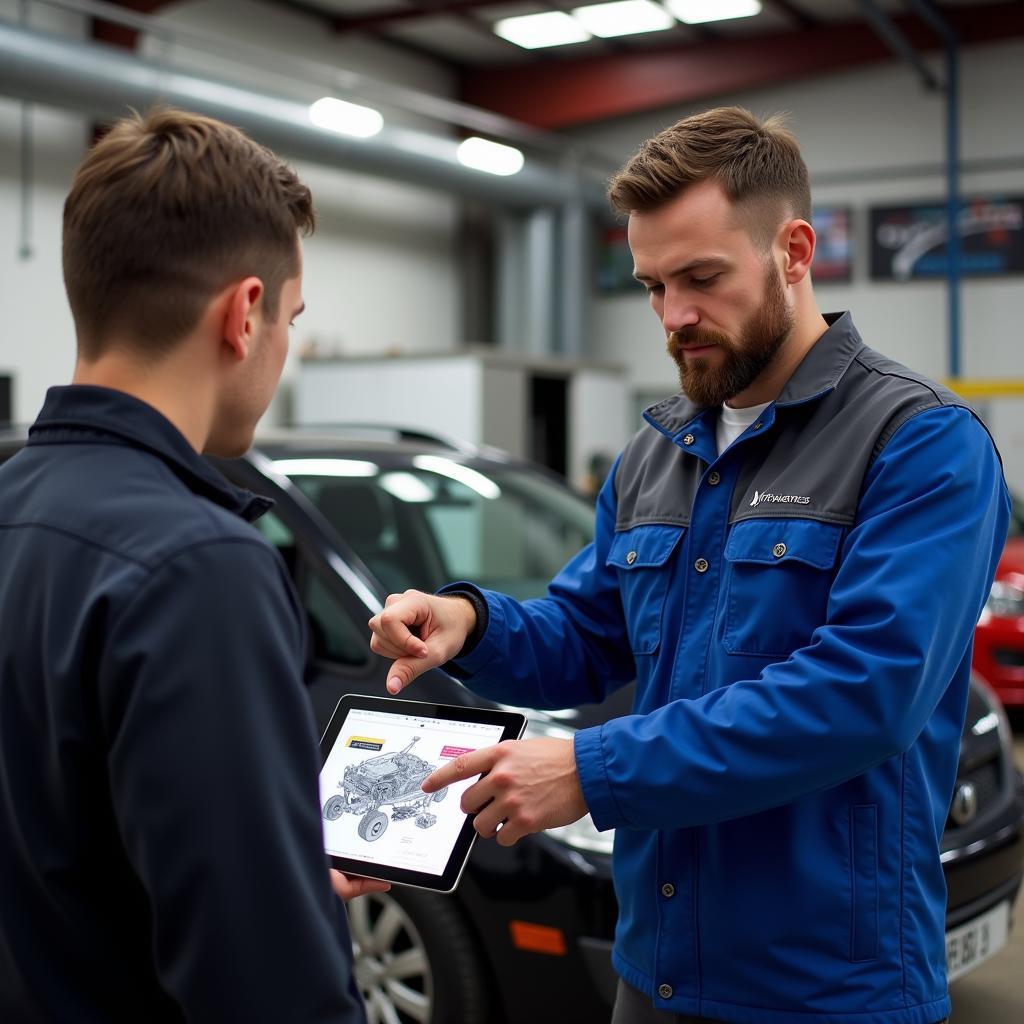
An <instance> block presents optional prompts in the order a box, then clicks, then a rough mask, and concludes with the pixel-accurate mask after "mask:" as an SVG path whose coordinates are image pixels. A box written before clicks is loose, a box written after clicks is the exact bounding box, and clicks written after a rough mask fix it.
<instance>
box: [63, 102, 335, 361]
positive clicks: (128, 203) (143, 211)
mask: <svg viewBox="0 0 1024 1024" xmlns="http://www.w3.org/2000/svg"><path fill="white" fill-rule="evenodd" d="M314 226H315V217H314V213H313V201H312V197H311V195H310V192H309V189H308V188H307V187H306V186H305V185H304V184H303V183H302V182H301V181H299V179H298V176H297V175H296V174H295V172H294V171H293V170H292V169H291V168H290V167H288V166H287V165H286V164H284V163H283V162H282V161H281V160H279V159H278V158H277V157H276V156H275V155H274V154H273V153H271V152H270V150H269V149H266V148H265V147H263V146H260V145H258V144H257V143H255V142H253V141H252V140H251V139H249V138H248V137H246V136H245V135H243V134H242V132H240V131H239V130H238V129H237V128H232V127H230V126H229V125H226V124H223V123H221V122H220V121H215V120H213V119H212V118H209V117H203V116H201V115H199V114H192V113H186V112H185V111H181V110H173V109H169V108H166V107H163V108H158V109H155V110H152V111H150V112H149V113H148V114H145V115H139V114H136V113H134V112H133V114H132V115H131V116H128V117H125V118H123V119H121V120H119V121H117V122H116V123H115V124H114V125H113V126H112V127H111V129H110V131H109V132H107V133H106V135H104V136H103V138H101V139H100V140H99V142H97V143H96V144H95V145H94V146H93V147H92V149H91V150H90V151H89V152H88V153H87V154H86V156H85V158H84V160H83V161H82V163H81V165H80V166H79V168H78V171H77V173H76V175H75V180H74V182H73V184H72V186H71V192H70V193H69V195H68V197H67V200H66V201H65V203H64V246H63V257H64V284H65V287H66V288H67V293H68V300H69V302H70V305H71V313H72V315H73V316H74V320H75V329H76V332H77V335H78V346H79V353H80V354H81V355H83V356H85V357H86V358H96V357H97V356H99V355H100V354H102V353H103V352H104V351H105V350H106V348H107V347H108V343H109V342H110V341H111V340H113V339H114V338H116V339H118V340H119V341H127V342H130V343H131V344H132V345H133V346H134V348H133V351H136V352H138V354H140V355H142V356H144V357H149V358H159V357H161V356H162V355H164V354H166V353H167V352H168V351H169V350H171V349H172V348H173V347H174V345H175V344H176V343H177V342H179V341H180V340H181V339H182V338H184V337H185V336H186V335H187V334H188V333H189V332H190V331H191V330H193V329H194V328H195V327H196V325H197V324H198V323H199V319H200V317H201V316H202V313H203V310H204V308H205V307H206V305H207V303H208V302H209V301H210V299H212V298H213V296H214V295H216V294H217V292H218V291H220V290H221V289H222V288H225V287H226V286H227V285H229V284H231V282H232V281H235V280H241V279H242V278H244V277H248V276H249V275H254V276H256V277H259V278H260V279H261V280H262V281H263V285H264V294H263V308H264V311H265V313H266V316H267V317H268V319H269V320H271V321H276V319H277V317H278V315H279V308H278V307H279V305H280V298H281V287H282V285H283V284H284V282H285V281H286V280H288V279H289V278H292V277H294V276H296V275H297V274H298V272H299V251H298V236H299V234H300V233H303V234H309V233H310V232H312V230H313V228H314Z"/></svg>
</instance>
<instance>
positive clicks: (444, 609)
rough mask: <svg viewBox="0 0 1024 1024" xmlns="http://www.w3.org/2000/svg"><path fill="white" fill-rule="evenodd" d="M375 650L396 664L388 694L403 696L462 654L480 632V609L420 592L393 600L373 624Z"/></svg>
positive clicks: (463, 601) (460, 600)
mask: <svg viewBox="0 0 1024 1024" xmlns="http://www.w3.org/2000/svg"><path fill="white" fill-rule="evenodd" d="M369 626H370V630H371V632H372V634H373V635H372V636H371V637H370V649H371V650H372V651H374V652H376V653H377V654H382V655H383V656H384V657H385V658H393V659H394V664H393V665H392V666H391V668H390V669H389V671H388V691H389V692H390V693H401V692H402V690H404V689H405V688H406V687H407V686H408V685H409V684H410V683H411V682H412V681H413V680H414V679H415V678H416V677H417V676H420V675H422V674H423V673H424V672H426V671H427V669H429V668H436V667H437V666H438V665H443V664H444V663H445V662H446V661H451V659H452V658H453V657H454V656H455V655H456V654H458V653H459V651H461V650H462V646H463V644H465V642H466V637H468V636H469V634H470V633H472V632H473V628H474V627H475V626H476V609H475V608H474V607H473V604H472V602H470V601H467V600H466V599H465V598H464V597H457V596H452V597H438V596H437V595H435V594H424V593H422V592H421V591H419V590H407V591H406V592H405V593H404V594H391V595H390V596H389V597H388V599H387V601H385V602H384V610H383V611H382V612H380V613H379V614H377V615H374V617H373V618H372V619H370V622H369Z"/></svg>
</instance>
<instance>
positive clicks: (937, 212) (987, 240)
mask: <svg viewBox="0 0 1024 1024" xmlns="http://www.w3.org/2000/svg"><path fill="white" fill-rule="evenodd" d="M957 225H958V228H959V232H958V233H959V241H960V273H961V274H963V275H964V276H966V277H983V276H997V275H1003V274H1020V273H1024V196H1005V197H1003V196H999V197H993V198H989V199H971V200H968V201H965V202H964V203H963V204H962V205H961V207H960V215H959V217H958V218H957ZM948 237H949V230H948V221H947V218H946V207H945V205H943V204H942V203H928V204H924V203H921V204H916V205H913V206H876V207H873V208H872V209H871V277H872V278H873V279H874V280H876V281H909V280H915V279H921V278H937V277H943V276H945V274H946V273H947V268H948V264H949V255H948V250H947V245H946V243H947V241H948Z"/></svg>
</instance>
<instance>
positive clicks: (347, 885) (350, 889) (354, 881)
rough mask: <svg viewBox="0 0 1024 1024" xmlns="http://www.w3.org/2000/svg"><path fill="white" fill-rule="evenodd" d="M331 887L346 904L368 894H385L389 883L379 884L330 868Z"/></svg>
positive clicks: (374, 879) (370, 879) (371, 879)
mask: <svg viewBox="0 0 1024 1024" xmlns="http://www.w3.org/2000/svg"><path fill="white" fill-rule="evenodd" d="M331 885H332V886H333V887H334V891H335V892H336V893H337V894H338V895H339V896H340V897H341V898H342V899H343V900H344V901H345V902H346V903H348V901H349V900H354V899H355V898H356V897H357V896H365V895H366V894H367V893H368V892H387V891H388V889H390V888H391V883H390V882H381V881H378V880H377V879H376V878H360V877H359V876H358V875H345V874H342V872H340V871H335V870H334V868H331Z"/></svg>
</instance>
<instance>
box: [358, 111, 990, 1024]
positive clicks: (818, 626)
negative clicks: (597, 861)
mask: <svg viewBox="0 0 1024 1024" xmlns="http://www.w3.org/2000/svg"><path fill="white" fill-rule="evenodd" d="M609 195H610V199H611V202H612V204H613V205H614V206H615V208H616V209H617V210H619V211H620V212H622V213H625V214H627V215H628V217H629V242H630V246H631V248H632V252H633V257H634V261H635V265H636V277H637V278H638V280H639V281H641V282H642V283H643V285H644V286H645V287H646V289H647V291H648V292H649V294H650V302H651V306H652V308H653V309H654V312H655V313H656V314H657V316H658V318H659V320H660V321H661V323H662V326H663V327H664V330H665V334H666V337H667V341H668V351H669V354H670V355H671V356H672V358H673V359H674V360H675V362H676V364H677V365H678V367H679V377H680V384H681V387H682V393H681V394H677V395H675V396H673V397H671V398H668V399H666V400H665V401H663V402H661V403H659V404H658V405H655V406H654V407H653V408H651V409H648V410H647V412H646V413H645V414H644V418H645V420H646V425H645V427H644V428H643V429H642V430H641V431H640V432H639V433H638V434H637V435H636V436H635V437H634V438H633V439H632V440H631V441H630V443H629V444H628V445H627V446H626V449H625V450H624V451H623V452H622V454H621V455H620V456H619V458H618V460H617V462H616V464H615V466H614V467H613V469H612V472H611V474H610V476H609V478H608V481H607V483H606V484H605V486H604V488H603V489H602V491H601V494H600V496H599V498H598V505H597V520H596V533H595V540H594V542H593V544H591V545H590V546H589V547H587V548H586V549H585V550H583V551H582V552H581V553H580V554H579V555H577V556H576V557H575V558H574V559H573V560H572V561H571V562H570V563H569V564H568V565H567V566H566V568H565V569H564V570H563V571H562V572H561V573H560V574H559V576H558V577H557V578H556V579H555V580H554V581H553V582H552V583H551V585H550V589H549V592H548V596H547V597H546V598H544V599H543V600H539V601H527V602H525V603H520V602H517V601H514V600H512V599H511V598H509V597H507V596H504V595H501V594H495V593H492V592H483V591H481V590H479V589H477V588H475V587H473V586H472V585H471V584H469V583H457V584H453V585H451V586H450V587H448V588H445V590H444V591H443V592H442V594H441V596H433V595H425V594H418V593H415V592H409V593H407V594H405V595H403V596H402V597H398V598H391V599H389V603H388V606H387V607H386V608H385V610H384V611H383V612H382V613H381V614H380V615H378V616H376V617H375V618H374V619H373V620H371V623H370V625H371V629H372V631H373V636H372V639H371V646H372V647H373V648H374V650H376V651H379V652H381V653H383V654H385V655H386V656H389V657H392V658H394V659H395V662H394V666H393V670H392V672H391V673H390V679H389V688H391V689H392V691H393V692H397V691H398V690H399V689H401V688H402V687H403V686H405V685H408V684H409V683H410V682H411V681H412V680H413V679H414V678H416V676H417V675H419V674H420V673H421V672H423V671H424V670H425V669H427V668H429V667H432V666H434V665H438V664H443V663H446V662H448V661H450V660H452V659H454V660H453V661H452V669H453V670H454V671H457V672H458V673H459V674H460V675H461V677H462V678H463V679H464V680H465V682H466V685H467V686H469V687H470V688H471V689H472V690H474V691H475V692H476V693H479V694H482V695H485V696H487V697H490V698H492V699H495V700H498V701H503V702H508V703H514V704H520V705H533V706H537V707H549V708H556V707H569V706H573V705H576V704H580V703H584V702H588V701H595V700H600V699H601V698H602V697H604V696H605V695H606V694H607V693H608V692H610V691H611V690H612V689H614V688H615V687H617V686H620V685H623V684H624V683H626V682H628V681H629V680H631V679H633V678H635V679H636V681H637V688H636V699H635V705H634V708H633V714H631V715H628V716H625V717H623V718H619V719H615V720H613V721H610V722H607V723H606V724H604V725H603V726H601V727H599V728H594V729H583V730H580V731H579V732H577V733H576V735H575V738H574V739H573V740H557V739H534V740H525V741H520V742H514V743H503V744H501V745H500V746H498V747H493V748H490V749H488V750H482V751H477V752H475V753H474V754H471V755H467V756H465V757H463V758H459V759H457V760H456V761H454V762H452V763H451V764H450V765H447V766H445V767H444V768H442V769H440V770H439V771H438V772H436V773H435V775H434V776H432V777H431V779H428V780H427V782H426V783H425V785H424V788H427V789H428V790H432V789H436V788H440V787H441V786H443V785H447V784H448V783H451V782H454V781H455V780H456V779H458V778H468V777H470V776H472V775H475V774H477V773H480V772H487V773H489V774H487V775H486V776H485V777H484V778H483V779H481V781H479V782H477V783H476V784H475V785H473V786H472V787H470V788H469V789H468V790H466V792H465V795H464V797H463V806H464V807H465V809H466V810H468V811H477V812H479V813H478V814H477V817H476V828H477V830H478V831H479V832H480V833H481V834H482V835H484V836H494V835H497V841H498V842H499V843H502V844H503V845H510V844H512V843H514V842H516V840H517V839H519V838H520V837H521V836H522V835H524V834H526V833H528V832H535V831H540V830H542V829H544V828H550V827H553V826H558V825H565V824H568V823H570V822H573V821H576V820H577V819H578V818H580V817H581V816H582V815H584V814H586V813H587V812H588V811H589V813H590V814H591V815H592V817H593V820H594V823H595V825H596V826H597V827H598V828H599V829H612V828H614V829H616V835H615V855H614V869H615V883H616V893H617V896H618V899H619V908H620V916H619V922H618V927H617V931H616V941H615V950H614V955H613V961H614V965H615V968H616V970H617V971H618V974H619V976H620V983H619V991H618V999H617V1003H616V1009H615V1017H614V1024H654V1022H664V1024H668V1022H675V1024H680V1022H683V1021H687V1022H689V1021H693V1020H703V1021H730V1022H736V1024H762V1022H763V1024H793V1022H801V1024H845V1022H849V1024H854V1022H856V1024H935V1022H936V1021H941V1020H943V1019H944V1018H945V1017H946V1016H947V1014H948V1013H949V1009H950V1004H949V998H948V993H947V984H946V973H945V957H944V918H945V903H946V891H945V883H944V879H943V873H942V867H941V864H940V860H939V839H940V836H941V834H942V828H943V822H944V819H945V816H946V812H947V810H948V807H949V801H950V796H951V794H952V791H953V784H954V781H955V777H956V768H957V757H958V753H959V740H960V734H961V729H962V726H963V720H964V714H965V708H966V701H967V693H968V680H969V675H970V662H971V644H972V640H973V634H974V625H975V623H976V622H977V619H978V615H979V613H980V612H981V609H982V606H983V604H984V601H985V597H986V595H987V594H988V591H989V586H990V584H991V581H992V576H993V573H994V571H995V566H996V562H997V559H998V556H999V552H1000V550H1001V549H1002V546H1003V541H1004V539H1005V537H1006V528H1007V522H1008V514H1009V502H1008V497H1007V493H1006V488H1005V484H1004V482H1003V478H1002V471H1001V466H1000V461H999V456H998V454H997V452H996V450H995V447H994V445H993V443H992V441H991V439H990V437H989V435H988V433H987V432H986V430H985V427H984V426H983V424H982V423H981V422H980V421H979V420H978V418H977V417H976V416H975V414H974V413H973V412H972V411H971V409H970V408H968V407H967V406H966V405H964V403H963V402H961V401H960V399H958V398H957V397H956V396H955V395H953V394H951V393H950V392H949V391H947V390H946V389H944V388H942V387H940V386H939V385H937V384H933V383H931V382H929V381H927V380H925V379H923V378H922V377H920V376H918V375H917V374H915V373H913V372H911V371H910V370H907V369H905V368H904V367H902V366H899V365H898V364H896V363H894V362H892V361H891V360H889V359H886V358H885V357H884V356H881V355H879V354H878V353H877V352H874V351H872V350H871V349H870V348H868V347H867V346H866V345H865V344H864V342H863V341H862V340H861V337H860V335H859V334H858V333H857V329H856V328H855V327H854V325H853V320H852V318H851V316H850V314H849V313H836V314H829V315H827V316H823V315H822V314H821V312H820V310H819V308H818V305H817V303H816V301H815V296H814V291H813V288H812V285H811V277H810V267H811V261H812V258H813V256H814V246H815V237H814V230H813V229H812V227H811V223H810V219H811V201H810V188H809V184H808V174H807V168H806V166H805V164H804V161H803V159H802V157H801V155H800V150H799V147H798V146H797V143H796V141H795V139H794V138H793V136H792V135H791V134H790V133H789V132H788V131H786V130H785V128H784V127H783V126H782V125H781V123H780V122H779V120H778V119H776V118H772V119H770V120H768V121H765V122H763V123H762V122H760V121H758V120H757V119H756V118H754V117H753V116H752V115H751V114H750V113H748V112H747V111H745V110H740V109H736V108H726V109H718V110H712V111H709V112H707V113H704V114H700V115H697V116H694V117H689V118H686V119H685V120H682V121H680V122H679V123H678V124H676V125H674V126H673V127H671V128H669V129H667V130H666V131H664V132H662V133H661V134H659V135H657V136H656V137H654V138H653V139H651V140H649V141H648V142H646V143H645V144H644V145H643V146H642V147H641V149H640V150H639V152H638V153H637V154H636V155H635V156H634V157H633V158H632V159H631V160H630V161H629V162H628V163H627V164H626V166H625V167H624V168H623V170H622V171H621V172H620V173H619V174H618V175H617V176H616V177H615V178H614V179H613V180H612V182H611V187H610V190H609ZM952 580H955V581H956V582H955V586H950V581H952Z"/></svg>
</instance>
